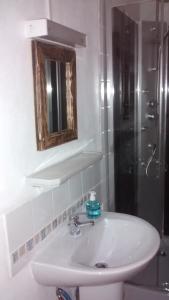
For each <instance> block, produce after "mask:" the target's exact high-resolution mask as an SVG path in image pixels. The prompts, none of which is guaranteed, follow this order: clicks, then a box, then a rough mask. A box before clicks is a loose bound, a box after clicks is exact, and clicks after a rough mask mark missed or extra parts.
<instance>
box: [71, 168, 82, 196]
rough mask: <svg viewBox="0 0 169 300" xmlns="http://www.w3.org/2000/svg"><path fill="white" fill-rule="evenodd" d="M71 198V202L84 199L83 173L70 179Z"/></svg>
mask: <svg viewBox="0 0 169 300" xmlns="http://www.w3.org/2000/svg"><path fill="white" fill-rule="evenodd" d="M69 182H70V198H71V202H74V201H75V200H78V199H79V198H81V197H82V173H78V174H76V175H75V176H73V177H71V178H70V181H69Z"/></svg>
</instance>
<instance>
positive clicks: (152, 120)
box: [112, 0, 169, 291]
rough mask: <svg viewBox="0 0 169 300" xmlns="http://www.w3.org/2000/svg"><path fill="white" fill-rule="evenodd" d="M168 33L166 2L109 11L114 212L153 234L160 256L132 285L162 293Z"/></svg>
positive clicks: (168, 198)
mask: <svg viewBox="0 0 169 300" xmlns="http://www.w3.org/2000/svg"><path fill="white" fill-rule="evenodd" d="M168 28H169V3H167V2H164V1H158V0H157V1H151V2H150V1H144V2H143V1H141V2H140V3H138V1H137V3H136V4H128V5H123V6H118V7H113V8H112V61H113V90H114V99H113V106H114V109H113V111H114V116H113V118H114V149H115V150H114V166H115V208H116V211H118V212H123V213H129V214H133V215H137V216H139V217H141V218H143V219H145V220H147V221H148V222H150V223H151V224H152V225H153V226H155V227H156V228H157V230H158V231H159V233H160V235H161V237H162V246H161V251H159V253H158V255H157V257H156V258H155V259H154V261H153V262H152V264H151V265H150V266H149V267H148V268H147V270H145V271H144V273H143V274H140V275H139V276H137V278H135V279H134V280H133V282H134V283H136V284H142V285H148V286H151V287H153V286H154V287H156V288H160V289H161V290H164V291H169V251H168V250H167V247H168V249H169V239H168V238H167V236H168V235H169V169H168V166H169V98H168V93H169V81H168V76H169V63H168V55H169V53H168V51H169V50H168V49H169V34H168ZM167 251H168V252H167ZM164 261H165V262H164ZM166 264H168V268H167V267H166ZM167 269H168V270H167Z"/></svg>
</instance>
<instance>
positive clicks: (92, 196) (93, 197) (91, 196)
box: [89, 191, 96, 201]
mask: <svg viewBox="0 0 169 300" xmlns="http://www.w3.org/2000/svg"><path fill="white" fill-rule="evenodd" d="M89 199H90V201H95V200H96V192H95V191H91V192H90V197H89Z"/></svg>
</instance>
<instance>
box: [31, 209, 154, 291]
mask: <svg viewBox="0 0 169 300" xmlns="http://www.w3.org/2000/svg"><path fill="white" fill-rule="evenodd" d="M159 244H160V237H159V234H158V232H157V231H156V229H155V228H154V227H153V226H151V225H150V224H149V223H147V222H146V221H144V220H142V219H140V218H137V217H134V216H130V215H125V214H119V213H103V215H102V217H100V218H99V219H97V220H96V223H95V225H94V226H85V227H83V228H82V229H81V235H80V236H78V237H73V236H71V235H70V234H69V228H68V226H67V225H65V226H64V227H63V228H61V229H60V230H58V233H56V235H55V236H54V235H53V240H52V241H51V242H50V243H48V245H46V246H45V247H44V249H41V250H40V252H39V253H37V255H36V257H35V258H34V259H33V261H32V263H31V266H32V271H33V274H34V277H35V279H36V280H37V281H38V282H39V283H40V284H43V285H48V286H65V287H69V286H82V287H83V286H97V285H106V284H110V283H111V284H112V283H116V282H122V281H125V280H127V279H129V278H130V277H131V276H133V275H134V274H136V273H137V272H138V271H139V270H142V269H143V268H144V267H145V266H146V265H147V264H148V262H149V261H150V260H151V259H152V258H153V257H154V255H155V254H156V252H157V251H158V248H159Z"/></svg>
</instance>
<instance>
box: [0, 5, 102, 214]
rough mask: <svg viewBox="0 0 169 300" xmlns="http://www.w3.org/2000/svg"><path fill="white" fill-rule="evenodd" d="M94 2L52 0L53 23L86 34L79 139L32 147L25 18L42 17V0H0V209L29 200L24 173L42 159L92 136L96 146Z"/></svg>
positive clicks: (80, 66)
mask: <svg viewBox="0 0 169 300" xmlns="http://www.w3.org/2000/svg"><path fill="white" fill-rule="evenodd" d="M97 2H98V1H97V0H93V1H89V0H87V1H82V0H81V1H76V0H72V1H68V0H62V1H57V0H55V1H51V11H52V17H53V19H54V20H56V21H57V22H60V23H62V24H65V25H67V26H70V27H72V28H75V29H77V30H79V31H82V32H84V33H87V35H88V47H87V49H80V50H78V51H77V102H78V103H77V106H78V134H79V139H78V141H73V142H71V143H68V144H66V145H63V146H59V147H56V148H53V149H50V150H46V151H41V152H38V151H37V150H36V138H35V122H34V96H33V79H32V61H31V44H30V41H29V40H27V39H26V38H25V37H24V21H25V20H27V19H35V18H43V17H46V16H47V8H46V3H47V1H45V0H38V1H33V0H30V1H26V0H25V1H17V0H14V1H10V0H8V1H5V0H2V1H0V37H1V47H0V66H1V68H0V80H1V85H0V95H1V110H0V138H1V147H0V165H1V168H0V182H1V184H0V198H1V199H2V200H1V201H0V213H1V212H3V211H4V210H6V209H8V208H11V207H12V206H14V205H16V204H17V203H18V204H19V203H22V202H24V201H27V200H29V197H30V195H32V193H34V192H32V191H31V190H30V189H29V188H28V187H27V186H26V184H25V181H24V177H25V176H26V175H28V174H31V173H33V172H34V171H35V170H36V169H37V168H39V167H41V166H43V165H44V164H46V163H47V162H49V163H50V162H51V163H53V162H57V161H59V160H62V159H63V158H65V157H66V156H70V154H71V153H74V152H75V151H77V150H78V149H80V148H81V147H84V146H85V145H86V144H88V143H90V141H92V143H91V145H90V147H92V149H96V148H98V140H99V139H98V134H99V126H98V124H99V123H98V122H99V113H98V107H99V97H98V55H97V54H98V43H99V40H98V39H99V31H98V4H97Z"/></svg>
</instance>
